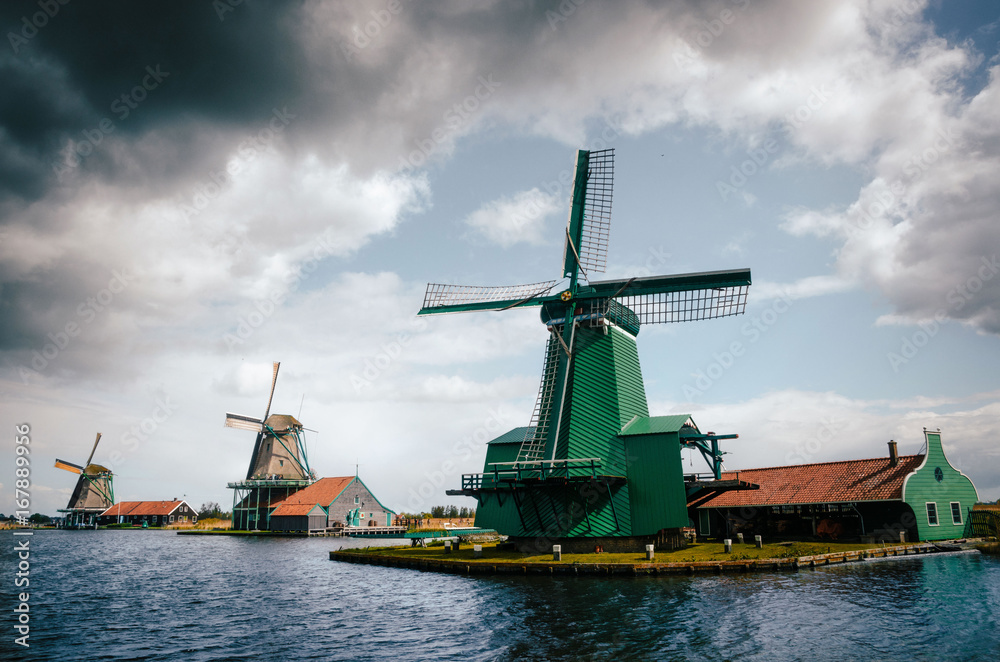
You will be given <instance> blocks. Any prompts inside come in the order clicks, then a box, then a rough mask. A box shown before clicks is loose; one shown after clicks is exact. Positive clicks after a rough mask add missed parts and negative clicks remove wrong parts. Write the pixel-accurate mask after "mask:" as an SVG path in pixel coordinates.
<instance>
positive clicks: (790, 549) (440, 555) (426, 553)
mask: <svg viewBox="0 0 1000 662" xmlns="http://www.w3.org/2000/svg"><path fill="white" fill-rule="evenodd" d="M877 548H878V546H876V545H870V544H868V545H866V544H861V543H834V542H830V543H827V542H822V543H818V542H817V543H813V542H795V543H790V544H778V543H770V544H765V545H763V547H762V548H761V549H757V548H756V547H755V546H754V545H752V544H750V545H737V544H734V545H733V551H732V553H729V554H727V553H726V551H725V548H724V547H723V545H722V543H697V544H694V545H689V546H687V547H686V548H684V549H679V550H675V551H672V552H656V556H655V559H654V560H655V562H657V563H689V562H695V563H697V562H704V561H744V560H746V561H752V560H757V559H788V558H798V557H802V556H814V555H818V554H830V553H834V552H852V551H859V550H865V549H877ZM345 551H348V550H345ZM349 551H351V552H354V553H357V552H364V553H366V554H371V555H374V556H393V557H398V558H408V559H440V560H450V561H469V562H471V563H477V562H478V563H552V553H551V552H547V553H544V554H530V553H522V552H515V551H506V550H498V549H497V548H496V545H495V544H484V545H483V554H482V557H481V558H475V557H474V555H473V549H472V545H462V548H461V549H459V550H458V551H453V552H451V553H450V554H449V553H446V552H445V551H444V547H443V546H442V547H426V548H425V547H377V548H376V547H372V548H368V549H366V550H358V549H352V550H349ZM645 560H646V556H645V554H642V553H638V552H632V553H624V554H613V553H604V554H563V555H562V561H560V563H565V564H572V563H643V562H645Z"/></svg>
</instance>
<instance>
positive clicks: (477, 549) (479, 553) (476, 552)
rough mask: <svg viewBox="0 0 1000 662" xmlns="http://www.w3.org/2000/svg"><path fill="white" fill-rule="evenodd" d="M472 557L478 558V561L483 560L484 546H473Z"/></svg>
mask: <svg viewBox="0 0 1000 662" xmlns="http://www.w3.org/2000/svg"><path fill="white" fill-rule="evenodd" d="M472 555H473V556H474V557H476V558H477V559H481V558H483V546H482V545H473V546H472Z"/></svg>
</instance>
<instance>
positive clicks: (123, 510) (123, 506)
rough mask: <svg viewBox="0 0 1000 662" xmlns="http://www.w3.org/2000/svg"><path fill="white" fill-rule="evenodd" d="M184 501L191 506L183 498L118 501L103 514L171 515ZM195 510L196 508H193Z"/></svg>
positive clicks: (115, 515)
mask: <svg viewBox="0 0 1000 662" xmlns="http://www.w3.org/2000/svg"><path fill="white" fill-rule="evenodd" d="M182 503H184V504H185V505H187V506H188V508H191V506H190V504H186V503H185V502H184V501H182V500H175V501H122V502H121V503H116V504H115V505H113V506H111V507H110V508H108V509H107V510H105V511H104V512H103V513H101V516H102V517H104V516H113V517H120V516H126V517H127V516H136V515H138V516H140V517H142V516H146V515H169V514H170V513H172V512H174V511H175V510H177V509H178V508H179V507H180V505H181V504H182ZM191 510H194V508H191Z"/></svg>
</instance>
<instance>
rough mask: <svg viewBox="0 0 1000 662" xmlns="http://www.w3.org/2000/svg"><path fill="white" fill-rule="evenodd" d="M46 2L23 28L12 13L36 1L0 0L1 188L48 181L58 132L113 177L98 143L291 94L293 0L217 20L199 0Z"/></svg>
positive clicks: (26, 192) (225, 116) (41, 186)
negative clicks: (51, 11)
mask: <svg viewBox="0 0 1000 662" xmlns="http://www.w3.org/2000/svg"><path fill="white" fill-rule="evenodd" d="M53 4H56V3H53ZM56 6H58V12H56V13H55V15H54V16H52V17H51V18H49V19H48V20H47V21H46V22H45V23H44V24H43V25H42V27H41V28H39V29H37V33H33V32H32V31H31V30H28V29H26V27H25V24H24V18H25V17H28V19H29V21H30V20H31V17H32V16H33V15H34V14H36V13H37V12H39V11H40V10H39V5H38V3H26V2H22V3H4V4H2V5H0V28H3V29H4V31H5V32H4V34H5V37H6V38H5V40H4V41H5V44H4V49H3V50H2V51H0V89H2V90H3V91H4V94H3V97H2V100H0V141H2V146H3V150H2V156H0V159H2V160H0V192H2V193H3V194H5V195H16V196H20V197H23V198H26V199H28V200H32V199H37V198H38V197H40V196H41V195H43V194H44V192H45V191H46V189H47V187H49V186H52V185H54V184H55V183H57V178H56V174H57V173H56V170H57V169H58V165H59V164H60V163H63V164H64V165H65V159H64V158H63V155H62V154H61V152H62V151H63V150H64V149H65V148H66V145H67V143H68V142H69V141H77V142H80V143H86V142H90V143H92V146H93V150H92V151H91V150H86V148H85V151H87V152H88V153H87V154H86V155H84V156H83V158H82V159H81V161H82V163H81V164H80V165H79V167H80V168H82V169H95V168H97V169H101V168H103V169H105V170H106V173H105V174H106V175H107V176H113V175H114V170H115V169H116V168H115V164H114V162H113V155H112V154H109V151H110V150H107V149H106V146H104V145H100V144H97V143H99V142H104V141H105V140H107V142H108V143H111V142H112V141H122V140H126V141H127V140H129V139H132V138H134V137H135V136H138V135H141V134H143V133H145V132H148V131H150V130H151V129H152V128H154V127H157V126H160V125H170V124H172V123H175V122H180V121H183V122H188V123H190V122H204V123H206V124H211V125H216V126H218V127H220V128H223V129H224V128H226V127H233V126H238V125H241V124H247V123H251V122H253V121H259V120H260V118H261V117H266V116H267V115H268V113H270V111H271V108H272V107H273V106H275V105H276V104H288V103H293V102H294V101H295V100H296V99H297V98H299V97H300V96H301V95H302V94H303V89H304V87H303V83H304V82H303V80H302V78H301V71H302V53H301V49H300V48H299V47H298V45H297V42H296V39H295V32H296V30H298V19H297V18H296V17H297V16H298V13H299V11H300V5H298V4H288V3H281V4H271V3H244V4H242V5H238V6H237V7H235V8H234V9H233V11H231V12H227V13H226V14H225V15H224V17H223V18H224V20H220V17H219V16H218V15H217V12H216V9H214V8H213V6H212V4H210V3H194V2H180V3H178V2H142V3H131V2H130V3H126V2H116V3H109V2H99V3H94V2H90V3H84V2H72V3H69V4H66V5H56ZM40 22H41V21H38V20H37V19H36V23H40ZM26 34H29V35H33V36H31V38H30V39H25V38H24V35H26ZM15 51H16V52H15ZM102 122H103V125H102ZM102 148H103V149H102ZM187 151H188V152H189V153H186V154H185V153H181V154H177V155H176V160H177V163H178V164H180V163H182V162H184V161H185V160H189V159H190V158H191V157H194V156H195V155H196V153H197V151H198V143H197V141H195V140H192V141H191V142H190V143H189V145H188V150H187ZM118 165H119V166H120V165H121V164H118ZM168 171H169V169H168Z"/></svg>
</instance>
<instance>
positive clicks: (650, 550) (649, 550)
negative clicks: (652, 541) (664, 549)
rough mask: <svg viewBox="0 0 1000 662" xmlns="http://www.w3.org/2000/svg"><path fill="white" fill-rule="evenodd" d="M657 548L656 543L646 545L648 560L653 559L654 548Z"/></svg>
mask: <svg viewBox="0 0 1000 662" xmlns="http://www.w3.org/2000/svg"><path fill="white" fill-rule="evenodd" d="M654 549H656V545H646V560H647V561H652V560H653V550H654Z"/></svg>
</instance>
